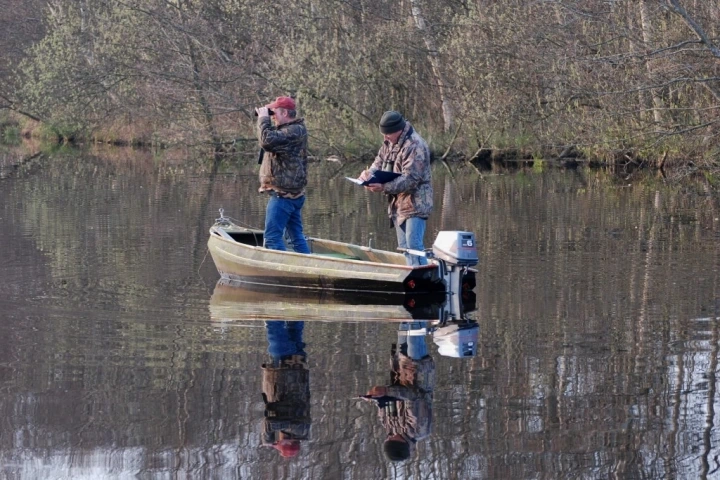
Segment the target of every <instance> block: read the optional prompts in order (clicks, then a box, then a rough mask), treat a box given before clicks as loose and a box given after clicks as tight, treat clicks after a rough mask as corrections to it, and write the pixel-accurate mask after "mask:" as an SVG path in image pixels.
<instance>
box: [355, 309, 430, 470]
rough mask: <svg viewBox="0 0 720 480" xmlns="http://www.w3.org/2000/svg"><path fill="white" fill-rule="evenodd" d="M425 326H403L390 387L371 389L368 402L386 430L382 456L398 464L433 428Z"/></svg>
mask: <svg viewBox="0 0 720 480" xmlns="http://www.w3.org/2000/svg"><path fill="white" fill-rule="evenodd" d="M425 323H426V322H412V323H405V322H404V323H402V324H401V325H400V329H399V331H398V342H397V344H394V345H393V349H392V354H391V358H390V384H389V385H385V386H375V387H372V388H371V389H370V390H369V391H368V393H367V395H365V396H363V397H362V398H365V399H367V400H372V401H374V402H375V403H376V404H377V406H378V417H379V419H380V422H381V423H382V425H383V426H384V427H385V431H386V437H385V443H384V450H385V455H386V456H387V458H388V459H389V460H392V461H401V460H405V459H407V458H409V457H410V455H412V453H413V452H414V451H415V444H416V442H417V441H418V440H422V439H423V438H425V437H427V436H428V435H429V434H430V431H431V429H432V401H433V398H432V395H433V388H434V385H435V362H434V361H433V359H432V357H431V356H430V355H429V353H428V348H427V344H426V343H425V333H426V329H425Z"/></svg>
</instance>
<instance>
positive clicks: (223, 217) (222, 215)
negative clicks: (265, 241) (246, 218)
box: [215, 207, 263, 230]
mask: <svg viewBox="0 0 720 480" xmlns="http://www.w3.org/2000/svg"><path fill="white" fill-rule="evenodd" d="M219 213H220V217H219V218H216V219H215V223H218V224H220V225H229V224H230V223H233V224H235V225H237V226H239V227H245V228H249V229H250V230H263V229H262V228H257V227H254V226H252V225H248V224H247V223H244V222H241V221H240V220H238V219H236V218H233V217H230V216H226V215H225V209H224V208H222V207H220V209H219Z"/></svg>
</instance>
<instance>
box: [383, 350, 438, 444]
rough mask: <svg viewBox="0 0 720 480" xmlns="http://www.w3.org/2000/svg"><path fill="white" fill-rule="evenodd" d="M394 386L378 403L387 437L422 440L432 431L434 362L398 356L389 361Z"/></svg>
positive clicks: (428, 359) (390, 387)
mask: <svg viewBox="0 0 720 480" xmlns="http://www.w3.org/2000/svg"><path fill="white" fill-rule="evenodd" d="M391 363H392V368H393V377H394V379H393V384H392V385H389V386H388V387H387V393H386V396H385V397H383V399H382V400H381V401H379V402H378V407H379V409H378V416H379V418H380V423H382V425H383V426H384V427H385V430H386V431H387V433H388V435H403V436H405V437H406V438H411V439H414V440H421V439H423V438H425V437H427V436H428V435H430V432H431V430H432V403H433V389H434V386H435V362H434V361H433V359H432V358H431V357H429V356H428V357H425V358H423V359H421V360H412V359H411V358H409V357H407V356H405V355H402V354H397V355H396V356H394V358H393V360H392V362H391Z"/></svg>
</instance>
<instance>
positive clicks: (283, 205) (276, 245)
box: [265, 193, 310, 253]
mask: <svg viewBox="0 0 720 480" xmlns="http://www.w3.org/2000/svg"><path fill="white" fill-rule="evenodd" d="M303 205H305V195H303V196H302V197H300V198H295V199H292V198H282V197H278V196H277V195H275V194H274V193H272V194H270V200H269V201H268V205H267V210H266V212H265V248H270V249H272V250H287V248H286V247H285V239H284V238H283V237H284V236H285V234H286V233H287V236H288V239H289V241H290V245H291V246H292V249H293V250H294V251H296V252H298V253H310V247H308V244H307V242H306V241H305V235H304V234H303V225H302V208H303Z"/></svg>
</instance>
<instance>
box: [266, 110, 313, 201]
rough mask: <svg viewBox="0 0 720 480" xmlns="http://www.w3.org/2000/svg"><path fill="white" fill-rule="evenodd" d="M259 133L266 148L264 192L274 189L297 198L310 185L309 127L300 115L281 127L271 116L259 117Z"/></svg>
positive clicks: (283, 194)
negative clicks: (308, 163)
mask: <svg viewBox="0 0 720 480" xmlns="http://www.w3.org/2000/svg"><path fill="white" fill-rule="evenodd" d="M257 135H258V140H259V142H260V147H261V148H262V149H263V150H265V155H264V156H263V161H262V164H261V165H260V189H259V191H260V192H267V191H269V190H274V191H276V192H278V193H279V194H281V195H282V196H290V197H293V198H297V197H299V196H302V195H303V194H304V193H305V185H307V129H306V128H305V120H303V119H302V118H297V119H295V120H293V121H291V122H289V123H285V124H283V125H280V126H278V127H274V126H272V124H271V122H270V117H259V118H258V124H257Z"/></svg>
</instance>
